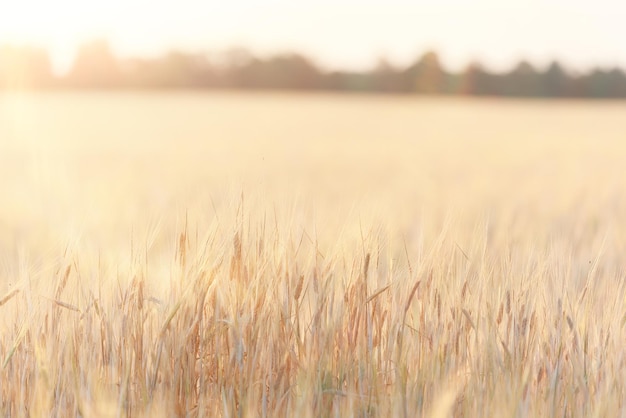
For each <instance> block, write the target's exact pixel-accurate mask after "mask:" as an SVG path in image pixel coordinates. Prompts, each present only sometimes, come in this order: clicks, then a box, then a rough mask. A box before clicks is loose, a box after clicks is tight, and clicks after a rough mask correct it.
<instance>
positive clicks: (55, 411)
mask: <svg viewBox="0 0 626 418" xmlns="http://www.w3.org/2000/svg"><path fill="white" fill-rule="evenodd" d="M625 111H626V105H623V104H619V103H617V104H615V103H614V104H606V103H605V104H592V105H588V104H583V103H534V102H523V103H516V102H490V101H483V102H472V101H453V100H419V99H414V98H413V99H408V98H368V97H352V98H346V97H343V98H342V97H333V96H308V97H307V96H290V95H284V96H269V95H238V94H221V95H218V94H214V95H183V94H180V95H178V94H170V95H158V94H155V95H151V94H137V95H120V96H116V95H107V94H95V93H94V94H66V95H63V94H48V95H46V94H43V95H18V96H7V95H5V96H0V151H1V153H0V190H1V191H2V196H1V197H0V198H1V199H2V205H1V207H0V314H1V316H0V361H1V362H2V364H1V365H0V366H1V369H0V414H2V415H3V416H77V415H80V416H96V417H97V416H233V417H234V416H243V417H247V416H296V415H297V416H300V417H303V418H304V417H317V416H341V417H344V416H364V417H369V416H395V417H413V416H431V417H448V416H455V417H456V416H458V417H460V416H568V417H589V416H597V417H604V416H626V405H625V401H624V400H625V399H626V383H625V382H626V352H625V350H624V342H625V341H626V331H625V327H626V304H625V302H626V289H625V286H624V283H625V277H626V273H625V272H626V269H625V268H624V266H625V265H626V238H625V237H626V235H625V234H624V231H626V198H625V195H624V191H626V180H625V179H626V176H625V175H624V174H625V173H624V169H623V168H622V167H623V165H624V161H626V145H623V137H624V134H625V133H626V132H625V131H624V128H623V123H622V121H623V114H624V112H625Z"/></svg>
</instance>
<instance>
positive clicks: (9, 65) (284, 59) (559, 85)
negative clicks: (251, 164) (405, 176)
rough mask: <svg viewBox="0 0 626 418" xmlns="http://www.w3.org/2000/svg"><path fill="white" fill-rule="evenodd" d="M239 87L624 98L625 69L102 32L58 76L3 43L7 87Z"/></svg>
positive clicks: (3, 85) (0, 76)
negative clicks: (352, 53)
mask: <svg viewBox="0 0 626 418" xmlns="http://www.w3.org/2000/svg"><path fill="white" fill-rule="evenodd" d="M52 87H57V88H107V89H121V88H144V89H160V88H185V89H192V88H235V89H291V90H335V91H349V92H384V93H403V94H462V95H476V96H487V95H489V96H509V97H531V98H532V97H589V98H612V99H615V98H626V74H624V72H623V71H622V70H621V69H617V68H616V69H611V70H599V69H596V70H593V71H591V72H588V73H586V74H578V75H572V74H569V73H568V72H567V71H566V70H565V69H564V68H562V66H561V65H560V64H559V63H558V62H556V61H555V62H552V63H551V64H550V65H549V66H548V67H547V68H546V69H545V70H543V71H538V70H537V69H536V68H535V67H533V66H532V64H530V63H529V62H527V61H521V62H520V63H519V64H517V65H516V66H515V67H514V68H513V69H512V70H511V71H508V72H505V73H492V72H489V71H488V70H486V69H485V68H484V67H482V66H481V65H480V63H478V62H474V63H472V64H470V65H469V66H468V67H467V68H466V70H465V71H463V72H460V73H450V72H447V71H446V70H445V69H444V68H443V66H442V65H441V63H440V61H439V57H438V55H437V54H436V53H435V52H434V51H428V52H426V53H424V54H423V55H422V56H420V57H419V58H418V59H417V60H415V61H414V62H413V63H412V64H411V65H409V66H407V67H406V68H396V67H394V66H393V65H391V64H389V62H388V61H387V60H385V59H384V58H382V59H380V60H379V61H378V63H377V65H375V66H374V67H373V68H372V69H371V70H369V71H362V72H357V71H323V70H321V69H320V68H318V67H317V66H316V65H315V64H314V63H313V62H312V61H311V60H309V59H308V58H307V57H305V56H303V55H300V54H293V53H290V54H280V55H275V56H272V57H268V58H258V57H255V56H254V55H253V54H252V53H250V51H248V50H246V49H245V48H233V49H230V50H228V51H226V52H223V53H221V54H207V53H188V52H180V51H171V52H169V53H167V54H164V55H163V56H161V57H157V58H151V59H145V58H141V59H140V58H131V59H119V58H118V57H116V56H115V54H114V53H113V51H112V49H111V48H110V46H109V44H108V43H107V42H106V41H104V40H96V41H92V42H88V43H86V44H84V45H83V46H81V47H80V48H79V50H78V52H77V54H76V58H75V61H74V64H73V66H72V67H71V70H70V71H69V73H68V74H67V75H65V76H62V77H58V76H54V75H53V73H52V69H51V63H50V59H49V57H48V55H47V53H46V51H45V50H43V49H39V48H32V47H19V48H17V47H11V46H4V47H0V89H8V88H52Z"/></svg>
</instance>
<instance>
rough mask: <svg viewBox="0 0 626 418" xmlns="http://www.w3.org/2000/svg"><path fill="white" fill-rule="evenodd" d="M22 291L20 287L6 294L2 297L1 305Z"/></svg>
mask: <svg viewBox="0 0 626 418" xmlns="http://www.w3.org/2000/svg"><path fill="white" fill-rule="evenodd" d="M19 292H20V289H13V290H11V291H10V292H9V293H7V294H6V295H4V296H3V297H2V299H0V306H2V305H4V304H5V303H7V302H8V301H9V300H11V298H12V297H13V296H15V295H17V294H18V293H19Z"/></svg>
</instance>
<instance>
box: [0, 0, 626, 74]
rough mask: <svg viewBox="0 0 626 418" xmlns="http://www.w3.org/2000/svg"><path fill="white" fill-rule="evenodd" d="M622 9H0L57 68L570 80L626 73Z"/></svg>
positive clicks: (125, 2) (349, 2)
mask: <svg viewBox="0 0 626 418" xmlns="http://www.w3.org/2000/svg"><path fill="white" fill-rule="evenodd" d="M624 22H626V2H624V1H621V0H593V1H589V0H430V1H427V0H412V1H409V0H264V1H262V0H204V1H201V0H101V1H95V0H0V44H3V43H18V44H25V43H26V44H35V45H40V46H44V47H47V48H49V50H50V51H51V53H52V57H53V60H54V62H55V65H56V66H57V67H58V68H62V67H63V66H67V65H68V63H69V62H71V59H72V56H73V53H74V51H75V48H76V46H77V45H78V44H80V43H81V42H84V41H86V40H90V39H94V38H107V39H109V40H110V42H111V45H112V46H113V47H114V49H115V51H116V52H117V53H118V54H120V55H122V56H127V55H143V56H146V55H148V56H149V55H156V54H159V53H161V52H163V51H165V50H167V49H171V48H178V49H183V50H191V51H200V50H207V51H212V50H213V51H214V50H224V49H226V48H229V47H233V46H246V47H249V48H250V49H251V50H252V51H254V52H256V53H259V54H262V55H263V54H271V53H274V52H285V51H298V52H303V53H305V54H306V55H308V56H310V57H312V58H313V59H314V60H315V61H316V62H318V63H319V64H321V65H322V66H325V67H330V68H349V69H364V68H368V67H371V66H372V65H374V63H375V62H376V61H377V60H378V58H379V57H382V56H385V57H387V59H388V60H389V61H390V62H392V63H394V64H397V65H406V64H408V63H410V62H412V61H413V60H414V59H415V58H416V57H417V56H418V55H420V54H421V53H422V52H424V51H425V50H427V49H434V50H436V51H437V52H439V54H440V57H441V59H442V61H443V63H444V65H445V66H446V67H448V68H450V69H452V70H458V69H462V68H463V67H464V66H465V65H467V63H468V62H469V61H471V60H474V59H476V60H479V61H481V62H483V63H484V64H485V65H486V66H488V67H490V68H492V69H496V70H503V69H508V68H510V67H511V66H512V65H513V64H514V63H515V62H516V61H517V60H519V59H520V58H522V57H523V58H526V59H528V60H530V61H531V62H532V63H534V64H536V65H538V66H543V65H546V64H547V63H548V62H549V61H550V60H552V59H553V58H556V59H559V60H560V61H562V62H563V63H564V64H565V65H566V66H568V67H569V68H571V69H573V70H585V69H588V68H589V67H592V66H600V67H611V66H615V65H618V66H621V67H622V68H626V43H625V41H624V40H626V24H624Z"/></svg>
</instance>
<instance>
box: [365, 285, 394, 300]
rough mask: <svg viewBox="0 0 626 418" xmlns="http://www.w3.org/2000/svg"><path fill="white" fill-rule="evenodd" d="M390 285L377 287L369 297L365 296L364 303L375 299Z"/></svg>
mask: <svg viewBox="0 0 626 418" xmlns="http://www.w3.org/2000/svg"><path fill="white" fill-rule="evenodd" d="M390 287H391V285H389V284H388V285H387V286H384V287H382V288H380V289H378V290H377V291H375V292H374V293H373V294H372V295H371V296H370V297H368V298H367V300H366V301H365V303H370V302H371V301H372V300H374V299H376V297H377V296H379V295H380V294H382V293H383V292H384V291H386V290H387V289H389V288H390Z"/></svg>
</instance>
